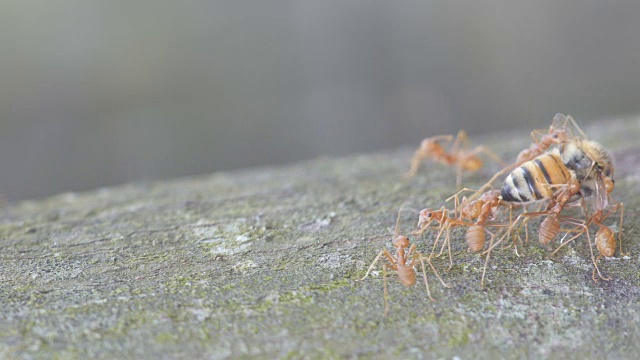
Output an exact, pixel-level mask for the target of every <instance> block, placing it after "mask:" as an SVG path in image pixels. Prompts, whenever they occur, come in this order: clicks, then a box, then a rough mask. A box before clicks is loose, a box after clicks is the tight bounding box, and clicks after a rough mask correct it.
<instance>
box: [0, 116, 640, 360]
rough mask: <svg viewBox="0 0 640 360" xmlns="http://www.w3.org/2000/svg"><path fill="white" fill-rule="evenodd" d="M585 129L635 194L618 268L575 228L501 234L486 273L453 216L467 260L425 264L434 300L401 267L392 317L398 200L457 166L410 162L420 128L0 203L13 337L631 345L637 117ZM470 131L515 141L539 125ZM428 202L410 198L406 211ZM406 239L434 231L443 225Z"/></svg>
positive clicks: (410, 349)
mask: <svg viewBox="0 0 640 360" xmlns="http://www.w3.org/2000/svg"><path fill="white" fill-rule="evenodd" d="M585 130H586V132H587V134H589V135H590V136H591V137H592V138H594V139H596V140H599V141H601V142H602V143H603V144H604V145H605V146H607V147H608V148H610V149H611V150H612V151H613V153H614V155H615V157H616V160H617V166H616V190H615V191H614V193H613V195H614V197H615V198H616V199H617V200H622V201H624V202H625V205H626V211H625V225H624V243H623V246H624V248H625V251H627V252H629V254H630V255H629V256H625V257H621V256H620V253H619V251H616V254H615V257H613V258H611V259H603V260H601V261H600V267H601V269H602V271H603V273H604V274H605V275H606V276H610V277H611V280H610V281H599V282H594V281H592V279H591V274H592V265H591V258H590V252H589V248H588V246H587V241H586V238H585V237H580V239H579V240H578V241H574V242H573V243H572V244H571V245H567V246H565V247H563V248H562V249H561V250H560V251H559V252H558V254H556V255H555V256H553V257H551V256H550V255H549V254H550V251H548V250H546V249H543V248H542V247H541V246H540V245H538V244H537V240H534V241H530V242H529V243H527V244H520V245H519V246H518V252H519V255H520V256H517V255H516V254H515V252H514V251H513V248H507V249H502V250H498V251H495V252H494V253H493V254H492V257H491V262H490V266H489V270H488V273H487V283H486V285H485V286H484V287H481V286H480V276H481V273H482V267H483V263H484V256H481V255H478V254H472V253H469V252H467V251H466V244H465V242H464V234H463V233H462V232H461V231H455V232H454V233H453V234H454V237H453V239H454V241H453V256H454V259H453V267H452V268H451V269H450V270H448V271H446V269H447V266H448V260H447V259H445V257H444V256H443V257H440V258H438V259H436V261H435V265H436V266H437V267H438V268H439V269H441V270H442V274H443V277H444V280H445V281H446V282H447V283H448V284H449V286H450V288H444V287H443V286H442V285H441V284H440V283H439V282H438V281H437V280H436V279H435V278H434V277H433V274H432V273H430V272H429V273H428V276H429V279H430V285H431V290H432V293H433V295H434V297H435V299H436V301H435V302H431V301H429V299H428V298H427V295H426V290H425V287H424V284H421V283H420V278H419V280H418V284H417V285H416V286H415V287H413V288H409V289H405V288H404V287H403V286H402V285H401V284H400V283H399V282H398V281H397V279H396V277H395V274H394V273H393V272H392V271H391V272H390V273H389V274H388V280H389V281H388V287H389V289H388V290H389V295H390V302H389V304H390V311H389V314H388V316H387V317H383V311H384V301H383V281H382V276H381V275H382V273H381V272H378V274H377V276H376V275H374V276H371V277H369V278H367V279H366V280H364V281H358V279H359V278H360V277H362V276H363V275H364V273H365V271H366V270H367V267H368V266H369V264H370V263H371V261H372V260H373V258H374V257H375V256H376V254H377V253H378V252H379V251H380V250H381V249H382V248H385V247H387V248H389V247H390V240H391V239H392V238H393V235H392V233H393V227H394V224H395V217H396V214H397V211H398V209H399V208H400V207H401V205H402V204H403V203H404V206H405V207H406V208H415V209H420V208H423V207H435V208H438V207H440V206H441V205H443V204H444V199H445V198H447V197H448V196H449V195H450V194H452V193H453V192H454V191H455V185H454V184H455V170H454V169H452V168H449V167H445V166H443V165H438V164H433V163H426V164H425V166H423V168H422V169H421V170H420V171H419V172H418V174H417V175H416V176H415V177H413V178H411V179H403V178H402V177H401V175H402V174H403V172H405V171H406V170H407V167H408V160H409V158H410V157H411V154H412V153H411V149H408V148H407V149H404V150H399V151H394V152H388V153H378V154H365V155H361V156H353V157H348V158H342V159H317V160H314V161H310V162H306V163H300V164H295V165H290V166H285V167H271V168H263V169H254V170H247V171H240V172H233V173H217V174H213V175H211V176H206V177H197V178H188V179H179V180H175V181H170V182H159V183H152V184H133V185H126V186H121V187H114V188H105V189H99V190H96V191H93V192H89V193H82V194H62V195H59V196H55V197H52V198H48V199H43V200H37V201H28V202H24V203H20V204H16V205H10V206H5V208H4V209H2V211H3V213H2V217H1V218H0V259H1V264H2V265H1V269H2V270H1V271H0V284H1V288H0V304H1V305H0V306H1V307H2V311H1V312H0V357H24V358H31V357H42V358H45V357H50V356H52V355H55V356H59V357H61V358H62V357H64V358H68V357H78V358H90V357H97V358H105V357H116V356H118V357H119V356H127V357H146V358H158V357H169V358H191V357H198V358H213V359H221V358H227V357H243V356H254V355H257V356H258V357H261V358H271V357H279V358H325V357H329V358H331V357H365V358H368V357H374V358H381V357H385V358H388V357H396V356H402V357H403V358H405V357H409V358H420V357H425V358H453V357H456V356H457V357H459V358H461V359H471V358H492V357H494V356H501V357H506V358H523V357H551V358H580V357H583V356H586V357H590V358H604V357H614V358H616V357H617V358H621V357H632V356H637V354H638V353H640V345H639V344H640V305H639V301H638V297H639V295H640V287H639V285H640V271H639V270H638V265H639V264H638V263H639V261H640V256H639V255H640V243H639V242H638V241H637V239H638V233H639V231H640V230H639V227H638V221H637V215H638V208H639V205H640V186H639V184H640V168H639V165H640V147H639V142H638V139H639V138H640V121H639V120H638V118H631V119H626V120H617V121H610V122H607V123H606V124H605V123H601V124H596V125H594V126H590V127H587V128H586V129H585ZM472 140H474V139H473V136H472ZM475 140H476V141H477V142H478V143H484V144H487V145H488V146H490V147H491V148H493V149H495V150H496V151H497V152H498V153H500V154H501V155H502V156H503V157H504V158H505V159H513V158H515V155H516V154H517V152H518V151H519V150H520V149H522V148H523V147H525V146H527V145H528V144H529V142H530V137H529V134H528V133H527V132H526V131H520V132H514V133H509V134H496V135H494V136H490V137H487V138H484V139H475ZM496 168H497V165H495V164H492V163H490V162H489V163H488V164H487V166H486V167H485V168H483V169H482V170H481V171H479V172H478V173H475V174H473V175H466V176H465V178H464V183H465V185H467V186H469V187H474V186H479V185H480V184H482V183H483V182H484V180H486V179H487V178H488V177H490V176H491V174H492V172H493V171H495V170H496ZM416 219H417V213H416V212H415V211H413V212H412V211H406V212H403V213H402V217H401V223H400V227H401V229H402V231H404V232H408V231H410V230H412V229H413V228H414V226H415V223H416ZM615 222H616V220H615V219H608V220H607V223H610V224H614V223H615ZM537 223H538V222H535V224H533V226H531V227H530V230H531V231H532V232H533V233H534V234H535V233H537ZM616 226H617V225H616ZM616 226H614V228H615V229H617V227H616ZM593 230H595V229H592V231H593ZM412 241H413V242H415V243H416V244H417V245H418V248H419V249H420V250H422V251H425V252H426V251H429V250H428V249H429V245H428V243H429V242H432V241H433V233H430V234H429V235H427V236H423V237H422V238H420V239H412ZM552 246H557V239H556V241H555V242H554V243H552ZM379 269H380V268H379Z"/></svg>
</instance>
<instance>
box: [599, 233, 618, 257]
mask: <svg viewBox="0 0 640 360" xmlns="http://www.w3.org/2000/svg"><path fill="white" fill-rule="evenodd" d="M596 247H597V248H598V251H599V252H600V254H602V255H604V256H606V257H612V256H613V254H614V253H615V251H616V238H615V236H614V232H613V230H611V229H610V228H609V227H607V226H601V227H600V230H598V232H597V233H596Z"/></svg>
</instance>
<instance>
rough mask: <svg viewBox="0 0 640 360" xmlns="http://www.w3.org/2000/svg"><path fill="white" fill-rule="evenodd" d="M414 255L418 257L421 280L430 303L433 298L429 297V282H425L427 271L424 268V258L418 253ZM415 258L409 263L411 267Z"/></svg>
mask: <svg viewBox="0 0 640 360" xmlns="http://www.w3.org/2000/svg"><path fill="white" fill-rule="evenodd" d="M416 255H418V257H419V258H420V265H422V278H423V279H424V286H425V287H426V288H427V295H428V296H429V300H431V301H435V300H434V299H433V297H432V296H431V290H429V281H427V270H426V269H425V267H424V258H423V256H422V254H420V253H416ZM415 261H416V260H415V258H414V259H413V260H412V261H411V266H413V265H415V264H414V263H415Z"/></svg>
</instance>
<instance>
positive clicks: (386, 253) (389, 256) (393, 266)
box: [360, 249, 397, 281]
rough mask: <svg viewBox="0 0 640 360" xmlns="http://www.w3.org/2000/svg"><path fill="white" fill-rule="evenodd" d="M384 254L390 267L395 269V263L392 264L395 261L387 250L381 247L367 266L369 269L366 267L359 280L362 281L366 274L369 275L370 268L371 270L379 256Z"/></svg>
mask: <svg viewBox="0 0 640 360" xmlns="http://www.w3.org/2000/svg"><path fill="white" fill-rule="evenodd" d="M383 254H384V255H385V256H386V257H387V259H388V260H389V262H390V263H391V268H392V269H394V270H397V267H396V266H395V265H393V263H394V262H395V261H394V259H393V257H392V256H391V254H390V253H389V251H388V250H387V249H383V250H381V251H380V252H379V253H378V256H376V258H375V259H373V262H372V263H371V265H370V266H369V269H367V273H366V274H364V276H363V277H362V279H360V281H363V280H364V279H366V278H367V276H369V273H370V272H371V270H373V267H374V266H375V265H376V263H377V262H378V260H380V257H381V256H382V255H383Z"/></svg>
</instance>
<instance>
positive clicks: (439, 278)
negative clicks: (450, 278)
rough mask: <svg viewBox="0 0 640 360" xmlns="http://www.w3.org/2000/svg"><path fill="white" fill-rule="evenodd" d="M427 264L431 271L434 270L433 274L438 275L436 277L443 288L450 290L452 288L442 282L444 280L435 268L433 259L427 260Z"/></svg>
mask: <svg viewBox="0 0 640 360" xmlns="http://www.w3.org/2000/svg"><path fill="white" fill-rule="evenodd" d="M427 262H428V263H429V266H431V270H433V273H434V274H435V275H436V277H437V278H438V280H440V283H441V284H442V286H444V287H446V288H448V287H450V286H449V285H447V284H446V283H445V282H444V280H442V278H441V277H440V274H439V273H438V271H437V270H436V268H435V266H433V263H432V262H431V259H429V258H427Z"/></svg>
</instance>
